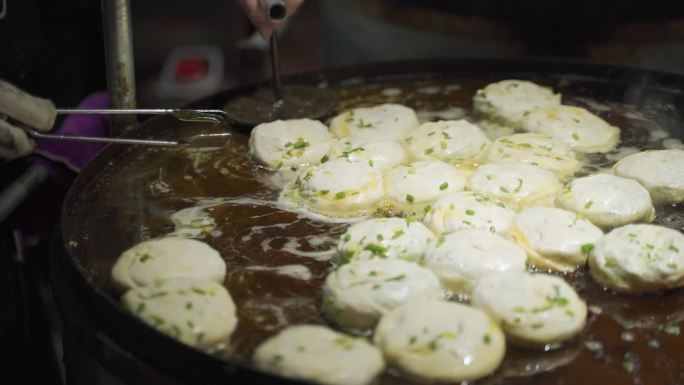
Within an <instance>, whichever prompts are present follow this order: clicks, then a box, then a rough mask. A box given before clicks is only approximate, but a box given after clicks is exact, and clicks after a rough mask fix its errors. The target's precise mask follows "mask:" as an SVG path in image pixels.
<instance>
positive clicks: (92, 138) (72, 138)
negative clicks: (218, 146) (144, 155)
mask: <svg viewBox="0 0 684 385" xmlns="http://www.w3.org/2000/svg"><path fill="white" fill-rule="evenodd" d="M25 130H26V132H28V133H29V135H31V136H32V137H33V138H36V139H49V140H66V141H71V142H90V143H114V144H143V145H146V146H162V147H175V146H178V145H179V143H178V142H176V141H172V140H152V139H132V138H106V137H101V136H71V135H53V134H44V133H42V132H39V131H36V130H34V129H31V128H26V129H25Z"/></svg>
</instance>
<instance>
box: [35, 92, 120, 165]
mask: <svg viewBox="0 0 684 385" xmlns="http://www.w3.org/2000/svg"><path fill="white" fill-rule="evenodd" d="M78 108H88V109H102V108H109V96H108V94H107V93H106V92H105V91H97V92H94V93H92V94H90V95H88V96H87V97H86V98H85V99H83V101H82V102H81V103H80V104H79V105H78ZM52 133H54V134H59V135H81V136H108V134H109V118H107V116H106V115H69V116H68V117H67V118H66V119H64V122H63V123H62V125H61V126H60V127H59V128H58V129H57V130H54V131H53V132H52ZM102 147H104V144H102V143H88V142H69V141H63V140H37V141H36V148H35V150H34V152H35V153H36V154H39V155H42V156H44V157H46V158H48V159H51V160H54V161H58V162H61V163H63V164H64V165H66V166H67V167H69V168H70V169H72V170H74V171H76V172H78V171H81V170H82V169H83V168H84V167H85V166H86V165H87V164H88V162H90V160H91V159H92V158H93V157H94V156H95V154H97V153H98V151H100V150H101V149H102ZM41 163H42V162H41Z"/></svg>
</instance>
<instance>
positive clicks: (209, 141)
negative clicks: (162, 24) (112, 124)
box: [22, 108, 231, 148]
mask: <svg viewBox="0 0 684 385" xmlns="http://www.w3.org/2000/svg"><path fill="white" fill-rule="evenodd" d="M56 111H57V113H58V114H67V115H79V114H83V115H163V114H169V115H173V116H174V117H175V118H176V119H178V120H180V121H183V122H190V123H214V124H220V123H223V122H225V121H226V118H227V114H226V113H225V112H224V111H222V110H191V109H183V108H180V109H178V108H176V109H168V108H153V109H116V110H113V109H102V110H99V109H98V110H89V109H66V108H62V109H60V108H58V109H57V110H56ZM22 128H23V129H24V130H25V131H26V132H27V133H28V134H29V135H30V136H31V137H33V138H36V139H47V140H68V141H74V142H95V143H114V144H141V145H147V146H163V147H178V146H183V147H191V148H197V147H223V146H224V145H225V144H226V143H227V142H228V140H229V139H230V136H231V134H230V133H229V132H220V133H213V134H197V135H193V136H190V137H187V138H185V139H182V140H178V141H175V140H156V139H134V138H107V137H99V136H71V135H55V134H45V133H43V132H40V131H38V130H35V129H33V128H30V127H22Z"/></svg>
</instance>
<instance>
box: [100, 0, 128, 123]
mask: <svg viewBox="0 0 684 385" xmlns="http://www.w3.org/2000/svg"><path fill="white" fill-rule="evenodd" d="M102 24H103V32H104V44H105V59H106V62H107V63H106V64H107V88H108V89H109V98H110V103H111V105H112V107H113V108H135V107H136V102H135V62H134V59H133V32H132V29H131V4H130V0H102ZM136 123H137V120H136V117H135V116H134V115H121V116H115V117H112V134H113V135H116V136H118V135H120V134H121V133H122V132H124V131H125V130H126V128H128V127H130V126H132V125H134V124H136Z"/></svg>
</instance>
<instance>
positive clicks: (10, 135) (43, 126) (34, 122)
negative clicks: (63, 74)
mask: <svg viewBox="0 0 684 385" xmlns="http://www.w3.org/2000/svg"><path fill="white" fill-rule="evenodd" d="M56 116H57V111H55V106H54V105H53V104H52V102H51V101H49V100H46V99H41V98H37V97H35V96H32V95H29V94H28V93H26V92H24V91H22V90H20V89H18V88H17V87H15V86H13V85H12V84H10V83H7V82H6V81H4V80H1V79H0V158H16V157H19V156H23V155H27V154H30V153H31V151H33V146H34V143H33V141H32V140H31V139H29V137H28V136H27V135H26V132H24V130H22V129H21V128H18V127H16V126H15V125H13V124H12V123H10V122H9V121H7V120H6V119H4V118H5V117H6V118H11V119H12V120H13V121H15V122H19V123H22V124H25V125H27V126H30V127H32V128H34V129H36V130H39V131H49V130H50V129H51V128H52V126H53V124H54V123H55V117H56Z"/></svg>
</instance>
